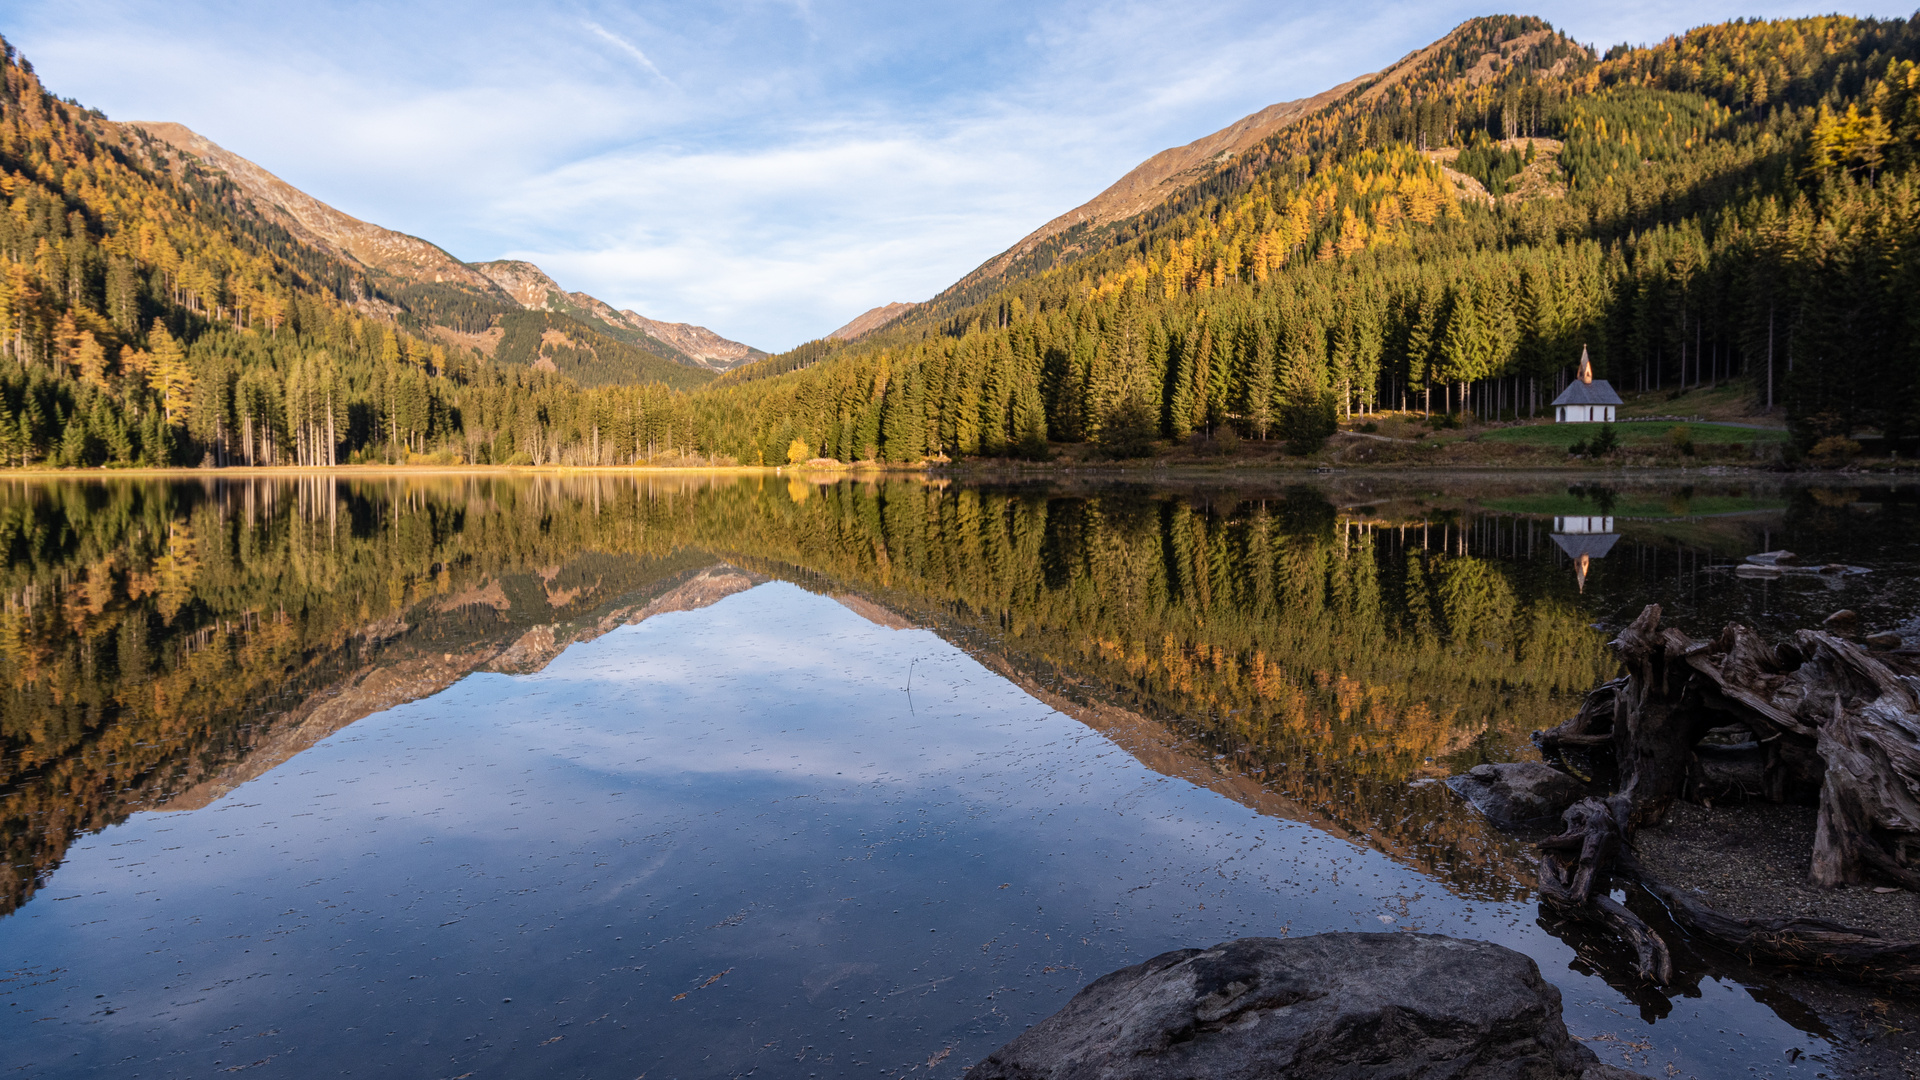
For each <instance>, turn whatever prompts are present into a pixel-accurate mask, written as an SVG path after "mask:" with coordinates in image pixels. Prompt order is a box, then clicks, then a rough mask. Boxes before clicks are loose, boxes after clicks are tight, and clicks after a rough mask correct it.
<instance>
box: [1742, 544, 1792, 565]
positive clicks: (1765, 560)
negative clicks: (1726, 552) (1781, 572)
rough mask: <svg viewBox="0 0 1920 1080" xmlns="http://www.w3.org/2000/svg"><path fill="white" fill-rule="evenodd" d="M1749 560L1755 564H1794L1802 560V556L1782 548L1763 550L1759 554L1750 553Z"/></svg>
mask: <svg viewBox="0 0 1920 1080" xmlns="http://www.w3.org/2000/svg"><path fill="white" fill-rule="evenodd" d="M1747 561H1748V562H1750V563H1752V564H1753V565H1755V566H1792V565H1793V564H1795V563H1797V562H1799V561H1800V556H1798V555H1795V554H1794V553H1793V552H1791V551H1788V550H1787V549H1785V548H1781V549H1780V550H1779V551H1763V552H1761V553H1760V554H1758V555H1749V556H1747Z"/></svg>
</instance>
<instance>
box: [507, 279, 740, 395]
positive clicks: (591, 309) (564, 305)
mask: <svg viewBox="0 0 1920 1080" xmlns="http://www.w3.org/2000/svg"><path fill="white" fill-rule="evenodd" d="M473 269H474V270H476V271H478V272H480V273H481V274H483V275H485V276H486V277H487V279H488V280H490V281H491V282H492V283H493V284H494V285H495V286H497V287H498V288H499V289H500V290H501V291H503V292H505V293H506V294H507V295H508V296H510V297H512V298H513V300H514V302H515V303H517V304H519V305H520V306H521V307H523V308H526V309H527V310H529V311H556V312H560V313H562V314H565V315H571V316H573V317H574V318H575V319H578V320H580V321H581V322H584V323H587V324H588V325H590V326H594V327H595V328H596V329H599V330H601V331H603V332H605V333H607V334H609V335H611V336H613V337H614V338H616V339H618V340H622V341H626V342H628V343H629V344H632V345H637V346H639V347H641V348H643V349H647V350H649V351H651V352H655V353H658V354H660V355H662V356H665V357H668V358H669V359H674V360H678V361H680V362H681V363H683V364H687V365H690V366H693V367H703V368H707V369H709V370H712V371H726V370H728V369H729V368H733V367H737V366H739V365H741V364H744V363H748V362H750V361H753V360H757V359H759V358H761V357H764V356H766V355H767V354H766V353H764V352H762V351H760V350H759V349H756V348H753V347H752V346H750V345H742V344H741V343H739V342H737V341H729V340H727V339H726V338H723V337H721V336H720V335H719V334H716V333H714V332H713V331H711V330H709V329H707V328H706V327H704V326H693V325H690V324H688V323H668V322H660V321H658V320H655V319H649V318H647V317H646V316H644V315H641V314H639V313H638V312H635V311H628V310H621V311H615V310H614V309H613V306H612V305H610V304H608V303H606V302H605V301H603V300H599V299H596V298H594V297H592V296H588V295H587V294H586V293H582V292H574V293H570V292H567V291H566V290H565V289H562V288H561V287H560V285H559V283H558V282H556V281H554V280H553V279H552V278H551V277H548V276H547V274H546V272H545V271H543V270H541V269H540V268H539V267H538V266H535V265H533V264H532V263H530V262H523V261H520V260H518V259H497V260H495V261H493V262H483V263H474V264H473Z"/></svg>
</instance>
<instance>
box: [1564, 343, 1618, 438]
mask: <svg viewBox="0 0 1920 1080" xmlns="http://www.w3.org/2000/svg"><path fill="white" fill-rule="evenodd" d="M1619 404H1620V395H1619V394H1616V393H1614V392H1613V384H1612V383H1609V382H1607V380H1605V379H1596V378H1594V377H1593V360H1592V359H1591V358H1589V357H1588V356H1587V347H1586V346H1585V345H1582V346H1580V377H1579V378H1577V379H1575V380H1574V381H1572V382H1570V383H1568V384H1567V388H1566V389H1565V390H1562V391H1560V396H1559V397H1557V398H1554V399H1553V418H1554V420H1555V422H1557V423H1561V424H1601V423H1607V424H1610V423H1612V422H1613V410H1614V407H1615V406H1616V405H1619Z"/></svg>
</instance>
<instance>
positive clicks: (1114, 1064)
mask: <svg viewBox="0 0 1920 1080" xmlns="http://www.w3.org/2000/svg"><path fill="white" fill-rule="evenodd" d="M967 1076H968V1080H1176V1078H1188V1077H1202V1076H1204V1077H1207V1078H1208V1080H1256V1078H1258V1080H1295V1078H1300V1080H1305V1078H1309V1077H1311V1078H1316V1080H1317V1078H1319V1077H1328V1076H1340V1077H1349V1078H1353V1080H1361V1078H1367V1080H1390V1078H1401V1077H1405V1078H1409V1080H1410V1078H1413V1077H1443V1076H1444V1077H1486V1078H1501V1080H1507V1078H1511V1080H1522V1078H1526V1080H1637V1078H1636V1074H1634V1073H1630V1072H1626V1071H1624V1070H1621V1069H1617V1068H1614V1067H1612V1066H1608V1065H1602V1064H1600V1061H1599V1058H1597V1057H1596V1056H1595V1055H1594V1053H1593V1051H1591V1050H1588V1049H1587V1048H1586V1047H1584V1046H1582V1045H1580V1044H1579V1043H1577V1042H1574V1041H1573V1039H1572V1037H1571V1036H1569V1035H1568V1034H1567V1028H1566V1024H1565V1023H1564V1022H1562V1020H1561V1018H1560V992H1559V991H1558V990H1556V989H1554V987H1553V986H1552V985H1551V984H1549V983H1548V982H1547V981H1546V980H1544V979H1542V978H1541V977H1540V969H1539V968H1538V967H1536V966H1535V965H1534V962H1533V961H1532V960H1530V959H1528V958H1527V957H1525V956H1523V955H1521V954H1520V953H1517V952H1514V951H1513V950H1511V949H1508V948H1504V947H1502V946H1499V945H1494V944H1492V943H1490V942H1484V941H1464V940H1461V939H1459V938H1450V937H1442V936H1440V935H1437V934H1320V935H1317V936H1314V937H1303V938H1284V939H1283V938H1242V939H1240V940H1237V941H1229V942H1225V943H1223V944H1220V945H1215V946H1214V947H1213V948H1211V949H1204V950H1202V949H1180V950H1177V951H1174V952H1169V953H1162V954H1161V955H1159V956H1156V957H1154V958H1153V959H1151V960H1148V961H1147V962H1145V963H1142V964H1135V965H1134V966H1132V967H1129V968H1122V969H1121V970H1119V971H1116V972H1114V973H1112V974H1110V975H1107V976H1105V977H1103V978H1101V979H1097V980H1095V981H1094V982H1093V983H1092V984H1090V985H1088V986H1087V988H1086V989H1084V990H1082V991H1080V993H1078V994H1077V995H1075V996H1074V998H1073V1000H1072V1001H1070V1002H1068V1003H1067V1006H1066V1008H1064V1009H1061V1010H1060V1011H1059V1012H1057V1013H1055V1014H1053V1015H1052V1016H1050V1017H1048V1018H1047V1019H1045V1020H1042V1021H1041V1022H1040V1023H1038V1024H1035V1025H1034V1026H1033V1027H1031V1028H1028V1029H1027V1031H1026V1032H1025V1033H1024V1034H1022V1035H1021V1036H1020V1037H1019V1038H1016V1039H1014V1040H1013V1041H1012V1042H1010V1043H1008V1044H1007V1045H1005V1046H1003V1047H1001V1048H1000V1049H998V1050H996V1051H994V1052H993V1053H992V1054H989V1055H988V1056H987V1058H986V1059H985V1060H984V1061H982V1062H980V1063H979V1064H978V1065H975V1066H974V1067H973V1068H972V1069H971V1070H969V1071H968V1073H967Z"/></svg>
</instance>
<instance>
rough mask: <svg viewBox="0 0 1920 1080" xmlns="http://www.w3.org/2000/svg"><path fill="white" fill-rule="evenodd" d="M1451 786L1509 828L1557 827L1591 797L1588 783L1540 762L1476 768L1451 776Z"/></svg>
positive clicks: (1490, 819)
mask: <svg viewBox="0 0 1920 1080" xmlns="http://www.w3.org/2000/svg"><path fill="white" fill-rule="evenodd" d="M1447 786H1448V787H1450V788H1452V789H1453V791H1454V794H1456V795H1459V796H1460V797H1461V798H1463V799H1465V800H1467V801H1468V802H1470V803H1472V804H1473V805H1474V806H1476V807H1478V808H1479V809H1480V812H1481V813H1483V814H1485V815H1487V820H1488V821H1491V822H1493V823H1494V824H1495V825H1498V826H1500V827H1501V828H1506V829H1518V828H1526V827H1529V826H1536V827H1554V826H1557V825H1559V823H1560V815H1561V814H1562V813H1564V812H1565V811H1566V809H1567V807H1569V806H1572V805H1573V804H1574V803H1577V802H1579V801H1580V800H1581V799H1584V798H1586V797H1587V788H1586V785H1585V784H1582V783H1581V782H1580V781H1578V780H1575V779H1574V778H1573V777H1571V776H1568V775H1567V774H1566V773H1563V772H1561V771H1560V770H1559V769H1556V768H1554V767H1553V766H1551V765H1547V764H1544V763H1542V762H1538V761H1512V762H1507V763H1505V764H1502V765H1475V766H1474V767H1473V768H1471V769H1468V770H1467V773H1466V775H1465V776H1450V777H1448V778H1447Z"/></svg>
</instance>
